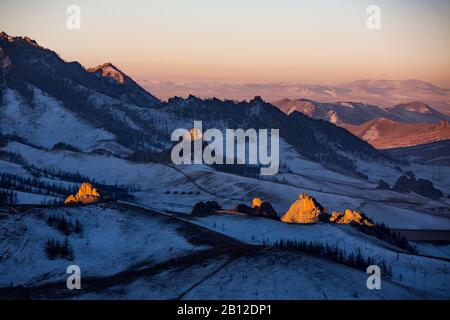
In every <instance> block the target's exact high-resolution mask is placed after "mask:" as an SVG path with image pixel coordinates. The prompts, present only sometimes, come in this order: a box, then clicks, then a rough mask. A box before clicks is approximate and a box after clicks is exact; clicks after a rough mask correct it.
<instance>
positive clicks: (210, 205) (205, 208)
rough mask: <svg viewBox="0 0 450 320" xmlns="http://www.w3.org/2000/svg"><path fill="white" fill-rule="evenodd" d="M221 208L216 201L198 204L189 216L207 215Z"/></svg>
mask: <svg viewBox="0 0 450 320" xmlns="http://www.w3.org/2000/svg"><path fill="white" fill-rule="evenodd" d="M221 209H222V207H221V206H220V205H219V204H218V203H217V202H216V201H206V202H203V201H201V202H198V203H196V204H195V205H194V207H193V208H192V212H191V214H193V215H207V214H211V213H215V212H216V211H217V210H221Z"/></svg>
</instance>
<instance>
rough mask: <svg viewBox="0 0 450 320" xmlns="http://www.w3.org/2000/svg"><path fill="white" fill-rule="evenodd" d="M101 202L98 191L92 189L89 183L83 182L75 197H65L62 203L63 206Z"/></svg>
mask: <svg viewBox="0 0 450 320" xmlns="http://www.w3.org/2000/svg"><path fill="white" fill-rule="evenodd" d="M101 200H102V196H101V195H100V193H99V192H98V190H97V189H96V188H94V186H92V185H91V184H90V183H87V182H84V183H83V184H82V185H81V187H80V189H79V190H78V192H77V193H76V194H75V195H73V194H71V195H70V196H68V197H67V199H66V201H64V204H66V205H67V204H75V203H82V204H88V203H95V202H99V201H101Z"/></svg>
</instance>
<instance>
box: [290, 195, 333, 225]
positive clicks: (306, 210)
mask: <svg viewBox="0 0 450 320" xmlns="http://www.w3.org/2000/svg"><path fill="white" fill-rule="evenodd" d="M326 217H327V212H326V209H325V208H324V207H322V206H321V205H320V203H318V202H317V201H316V199H314V198H313V197H311V196H309V195H307V194H306V193H302V194H301V195H300V196H299V198H298V199H297V200H296V201H295V202H294V203H293V204H292V205H291V207H290V208H289V210H288V211H287V212H286V213H285V215H284V216H283V217H282V218H281V221H283V222H287V223H298V224H307V223H316V222H319V221H325V220H326Z"/></svg>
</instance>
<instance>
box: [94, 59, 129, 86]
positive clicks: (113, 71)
mask: <svg viewBox="0 0 450 320" xmlns="http://www.w3.org/2000/svg"><path fill="white" fill-rule="evenodd" d="M87 71H89V72H92V73H95V74H97V75H99V76H102V77H104V78H107V79H110V80H111V81H114V82H116V83H119V84H124V83H125V80H126V77H127V76H126V75H125V73H123V72H122V71H121V70H120V69H119V68H117V67H116V66H115V65H113V64H112V63H111V62H107V63H104V64H102V65H99V66H97V67H94V68H89V69H88V70H87Z"/></svg>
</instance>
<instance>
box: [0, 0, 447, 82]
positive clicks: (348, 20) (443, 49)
mask: <svg viewBox="0 0 450 320" xmlns="http://www.w3.org/2000/svg"><path fill="white" fill-rule="evenodd" d="M325 2H326V3H325V4H324V3H323V2H320V4H319V3H313V2H311V1H291V0H283V1H281V2H279V1H277V2H276V3H274V2H270V1H257V2H256V1H253V0H249V1H246V2H242V1H234V0H232V1H226V2H224V1H222V2H219V1H214V0H213V1H204V0H193V1H190V2H186V1H179V0H173V1H162V0H155V1H148V2H142V1H137V0H130V1H128V2H127V3H123V2H118V1H105V0H102V1H95V2H92V1H84V0H83V1H82V0H80V1H52V0H44V1H40V2H39V4H37V3H36V2H34V1H30V0H23V1H10V0H6V1H2V3H1V4H0V8H1V10H0V20H1V21H2V23H1V25H0V28H1V29H2V30H4V31H5V32H6V33H8V34H10V35H16V36H17V35H22V36H25V35H26V36H29V37H31V38H33V39H35V40H36V41H37V42H38V43H40V44H41V45H43V46H45V47H48V48H51V49H53V50H56V51H57V52H58V53H59V54H60V55H61V56H62V57H63V58H64V59H65V60H68V61H73V60H76V61H79V62H80V63H82V64H83V65H84V66H86V67H92V66H95V65H99V64H102V63H104V62H107V61H110V62H112V63H114V64H115V65H117V66H118V67H119V68H121V69H122V70H124V71H125V72H126V73H127V74H129V75H130V76H132V77H133V78H136V79H144V80H146V81H173V82H176V83H184V82H208V83H210V82H223V83H270V82H290V83H315V84H327V85H335V84H339V83H346V82H351V81H354V80H358V79H400V80H406V79H420V80H423V81H428V82H432V83H433V84H436V85H439V86H444V87H450V75H449V72H448V71H449V70H450V43H449V41H448V39H449V38H450V28H449V21H450V2H449V1H446V0H434V1H427V2H426V3H425V2H422V1H403V0H399V1H395V3H393V2H392V1H386V0H379V1H376V3H374V2H373V1H365V0H364V1H346V2H345V3H342V2H339V1H337V0H326V1H325ZM72 4H75V5H78V6H79V7H80V9H81V29H80V30H69V29H68V28H67V27H66V20H67V18H68V16H69V15H68V14H67V13H66V9H67V7H68V6H69V5H72ZM372 4H375V5H378V6H379V7H380V9H381V29H380V30H369V29H368V28H367V26H366V20H367V18H368V16H369V15H368V14H367V13H366V9H367V7H368V6H369V5H372Z"/></svg>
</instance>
